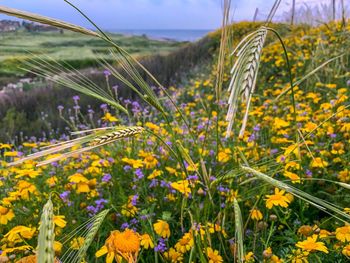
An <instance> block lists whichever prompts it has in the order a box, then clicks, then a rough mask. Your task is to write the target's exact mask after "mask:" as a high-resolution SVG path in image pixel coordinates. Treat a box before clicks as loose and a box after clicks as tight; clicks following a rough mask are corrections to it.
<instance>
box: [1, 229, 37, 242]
mask: <svg viewBox="0 0 350 263" xmlns="http://www.w3.org/2000/svg"><path fill="white" fill-rule="evenodd" d="M35 231H36V228H35V227H33V228H30V227H26V226H15V227H14V228H12V229H11V230H10V231H9V232H7V233H6V235H5V236H4V237H5V238H6V239H7V240H8V241H10V242H13V243H18V242H22V241H23V239H31V238H32V237H33V235H34V233H35Z"/></svg>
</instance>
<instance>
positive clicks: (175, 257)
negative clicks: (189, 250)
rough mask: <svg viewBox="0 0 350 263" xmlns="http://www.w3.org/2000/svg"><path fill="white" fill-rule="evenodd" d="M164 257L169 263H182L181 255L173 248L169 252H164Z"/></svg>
mask: <svg viewBox="0 0 350 263" xmlns="http://www.w3.org/2000/svg"><path fill="white" fill-rule="evenodd" d="M164 257H165V258H166V259H167V260H168V261H170V262H171V263H177V262H183V256H182V254H181V253H180V252H178V251H176V250H175V249H174V248H170V249H169V251H167V252H164Z"/></svg>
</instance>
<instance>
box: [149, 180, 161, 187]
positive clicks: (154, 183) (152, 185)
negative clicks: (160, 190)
mask: <svg viewBox="0 0 350 263" xmlns="http://www.w3.org/2000/svg"><path fill="white" fill-rule="evenodd" d="M158 183H159V182H158V180H157V179H152V181H151V183H150V184H149V188H154V187H156V186H157V185H158Z"/></svg>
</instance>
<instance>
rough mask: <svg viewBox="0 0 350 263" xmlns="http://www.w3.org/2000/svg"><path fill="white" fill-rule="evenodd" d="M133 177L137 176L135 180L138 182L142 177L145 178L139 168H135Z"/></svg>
mask: <svg viewBox="0 0 350 263" xmlns="http://www.w3.org/2000/svg"><path fill="white" fill-rule="evenodd" d="M135 175H136V176H137V179H138V180H140V179H142V178H143V177H145V175H144V174H143V172H142V170H141V169H140V168H137V169H136V171H135Z"/></svg>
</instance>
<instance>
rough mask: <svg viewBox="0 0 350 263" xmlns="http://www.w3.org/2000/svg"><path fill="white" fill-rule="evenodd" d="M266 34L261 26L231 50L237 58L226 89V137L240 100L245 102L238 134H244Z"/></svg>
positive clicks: (265, 30) (265, 29)
mask: <svg viewBox="0 0 350 263" xmlns="http://www.w3.org/2000/svg"><path fill="white" fill-rule="evenodd" d="M266 35H267V28H265V27H261V28H260V29H258V30H257V31H255V32H253V33H251V34H249V35H248V36H247V37H245V38H244V39H243V40H242V41H241V42H240V43H239V44H238V46H237V47H236V49H235V50H234V51H233V52H232V55H233V54H236V53H237V54H236V56H237V60H236V62H235V64H234V65H233V67H232V69H231V74H232V78H231V82H230V84H229V89H228V90H229V92H230V97H229V99H228V104H229V109H228V112H227V115H226V121H228V122H229V124H228V126H227V131H226V137H228V136H229V135H230V132H231V130H232V127H233V123H234V120H235V117H236V113H237V109H238V105H239V104H240V102H245V104H246V110H245V114H244V117H243V121H242V127H241V130H240V132H239V136H240V137H241V136H243V134H244V131H245V127H246V125H247V121H248V114H249V107H250V102H251V99H252V96H253V94H254V91H255V84H256V79H257V76H258V70H259V65H260V56H261V53H262V49H263V46H264V43H265V39H266ZM236 51H238V52H236ZM241 97H242V99H241Z"/></svg>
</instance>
